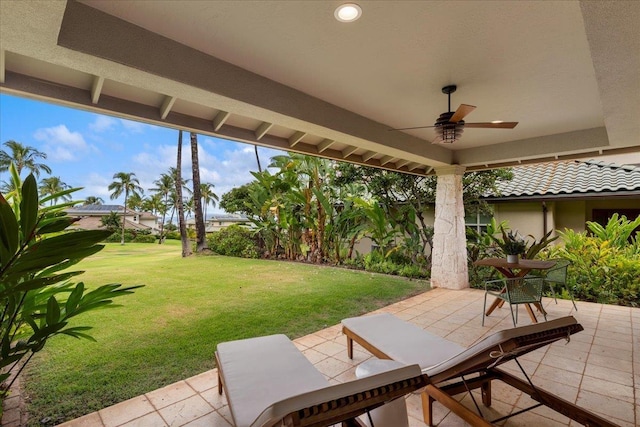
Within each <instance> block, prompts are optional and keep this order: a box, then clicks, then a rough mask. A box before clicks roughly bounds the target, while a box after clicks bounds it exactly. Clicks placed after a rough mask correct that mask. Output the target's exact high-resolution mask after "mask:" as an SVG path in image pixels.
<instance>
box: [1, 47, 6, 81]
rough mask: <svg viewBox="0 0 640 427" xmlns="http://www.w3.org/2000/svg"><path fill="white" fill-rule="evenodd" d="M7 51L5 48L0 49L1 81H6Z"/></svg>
mask: <svg viewBox="0 0 640 427" xmlns="http://www.w3.org/2000/svg"><path fill="white" fill-rule="evenodd" d="M4 56H5V53H4V49H0V83H4V74H5V61H6V60H5V58H4Z"/></svg>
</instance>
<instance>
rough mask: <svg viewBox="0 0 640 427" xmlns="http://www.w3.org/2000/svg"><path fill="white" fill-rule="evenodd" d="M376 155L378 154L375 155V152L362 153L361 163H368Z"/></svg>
mask: <svg viewBox="0 0 640 427" xmlns="http://www.w3.org/2000/svg"><path fill="white" fill-rule="evenodd" d="M376 154H378V153H376V152H375V151H367V152H366V153H364V154H363V155H362V161H363V162H368V161H369V160H371V159H373V158H374V157H375V155H376Z"/></svg>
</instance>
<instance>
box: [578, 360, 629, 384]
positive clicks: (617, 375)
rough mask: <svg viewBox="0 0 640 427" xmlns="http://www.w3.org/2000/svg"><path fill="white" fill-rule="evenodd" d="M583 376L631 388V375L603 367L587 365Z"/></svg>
mask: <svg viewBox="0 0 640 427" xmlns="http://www.w3.org/2000/svg"><path fill="white" fill-rule="evenodd" d="M584 375H585V376H589V377H594V378H600V379H603V380H607V381H610V382H613V383H617V384H622V385H626V386H630V387H633V375H631V373H628V372H622V371H618V370H616V369H611V368H606V367H604V366H598V365H590V364H587V367H586V368H585V370H584Z"/></svg>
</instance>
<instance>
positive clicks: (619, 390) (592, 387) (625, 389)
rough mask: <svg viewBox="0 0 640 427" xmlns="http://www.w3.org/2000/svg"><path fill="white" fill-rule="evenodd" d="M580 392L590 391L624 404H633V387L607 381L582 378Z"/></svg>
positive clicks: (587, 377)
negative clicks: (621, 401) (622, 401)
mask: <svg viewBox="0 0 640 427" xmlns="http://www.w3.org/2000/svg"><path fill="white" fill-rule="evenodd" d="M580 389H581V390H586V391H590V392H593V393H598V394H602V395H606V396H609V397H613V398H615V399H618V400H624V401H625V402H629V403H634V398H633V387H630V386H626V385H622V384H617V383H614V382H612V381H609V380H603V379H600V378H593V377H589V376H586V375H585V376H584V377H583V378H582V384H581V385H580Z"/></svg>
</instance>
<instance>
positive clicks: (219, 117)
mask: <svg viewBox="0 0 640 427" xmlns="http://www.w3.org/2000/svg"><path fill="white" fill-rule="evenodd" d="M230 115H231V113H229V112H227V111H222V110H220V111H218V114H216V116H215V117H214V118H213V131H214V132H218V131H219V130H220V128H221V127H222V125H224V123H225V122H226V121H227V119H228V118H229V116H230Z"/></svg>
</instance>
